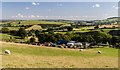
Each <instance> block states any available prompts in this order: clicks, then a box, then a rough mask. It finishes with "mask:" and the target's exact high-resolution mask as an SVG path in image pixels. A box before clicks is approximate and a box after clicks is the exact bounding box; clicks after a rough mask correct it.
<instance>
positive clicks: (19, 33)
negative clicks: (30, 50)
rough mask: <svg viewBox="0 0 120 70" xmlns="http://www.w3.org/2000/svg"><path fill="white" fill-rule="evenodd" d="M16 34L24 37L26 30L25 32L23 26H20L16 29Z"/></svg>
mask: <svg viewBox="0 0 120 70" xmlns="http://www.w3.org/2000/svg"><path fill="white" fill-rule="evenodd" d="M18 36H20V37H21V38H25V37H26V36H27V32H26V30H25V28H20V29H19V30H18Z"/></svg>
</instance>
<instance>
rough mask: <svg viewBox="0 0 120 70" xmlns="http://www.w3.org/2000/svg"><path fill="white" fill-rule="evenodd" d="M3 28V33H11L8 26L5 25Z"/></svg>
mask: <svg viewBox="0 0 120 70" xmlns="http://www.w3.org/2000/svg"><path fill="white" fill-rule="evenodd" d="M1 30H2V33H9V29H8V28H7V27H3V28H2V29H1Z"/></svg>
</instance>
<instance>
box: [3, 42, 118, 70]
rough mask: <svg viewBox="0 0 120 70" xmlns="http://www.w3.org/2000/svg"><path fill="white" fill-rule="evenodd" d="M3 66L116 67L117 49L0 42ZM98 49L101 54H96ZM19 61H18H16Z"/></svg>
mask: <svg viewBox="0 0 120 70" xmlns="http://www.w3.org/2000/svg"><path fill="white" fill-rule="evenodd" d="M5 49H9V50H11V53H12V54H11V55H3V67H52V68H54V67H57V68H58V67H77V68H79V67H80V68H82V67H83V68H84V67H90V68H92V67H117V62H118V59H117V57H118V52H117V51H118V50H117V49H113V48H96V49H87V50H84V51H83V52H80V51H79V50H70V49H59V48H47V47H39V46H31V45H25V44H15V43H6V42H3V43H2V50H3V51H4V50H5ZM98 50H100V51H102V52H103V54H97V53H96V52H97V51H98ZM18 62H19V63H18Z"/></svg>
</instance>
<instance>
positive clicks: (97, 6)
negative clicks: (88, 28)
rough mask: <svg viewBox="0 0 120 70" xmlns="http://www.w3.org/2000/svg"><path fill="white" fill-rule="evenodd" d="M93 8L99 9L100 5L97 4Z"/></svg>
mask: <svg viewBox="0 0 120 70" xmlns="http://www.w3.org/2000/svg"><path fill="white" fill-rule="evenodd" d="M92 7H93V8H95V7H96V8H99V7H100V5H99V4H95V5H93V6H92Z"/></svg>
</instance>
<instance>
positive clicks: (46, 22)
mask: <svg viewBox="0 0 120 70" xmlns="http://www.w3.org/2000/svg"><path fill="white" fill-rule="evenodd" d="M18 22H19V21H13V22H11V24H12V25H15V26H16V25H18ZM20 22H21V23H20V24H19V25H37V24H56V25H60V24H67V23H63V22H49V21H39V20H26V21H20Z"/></svg>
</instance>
